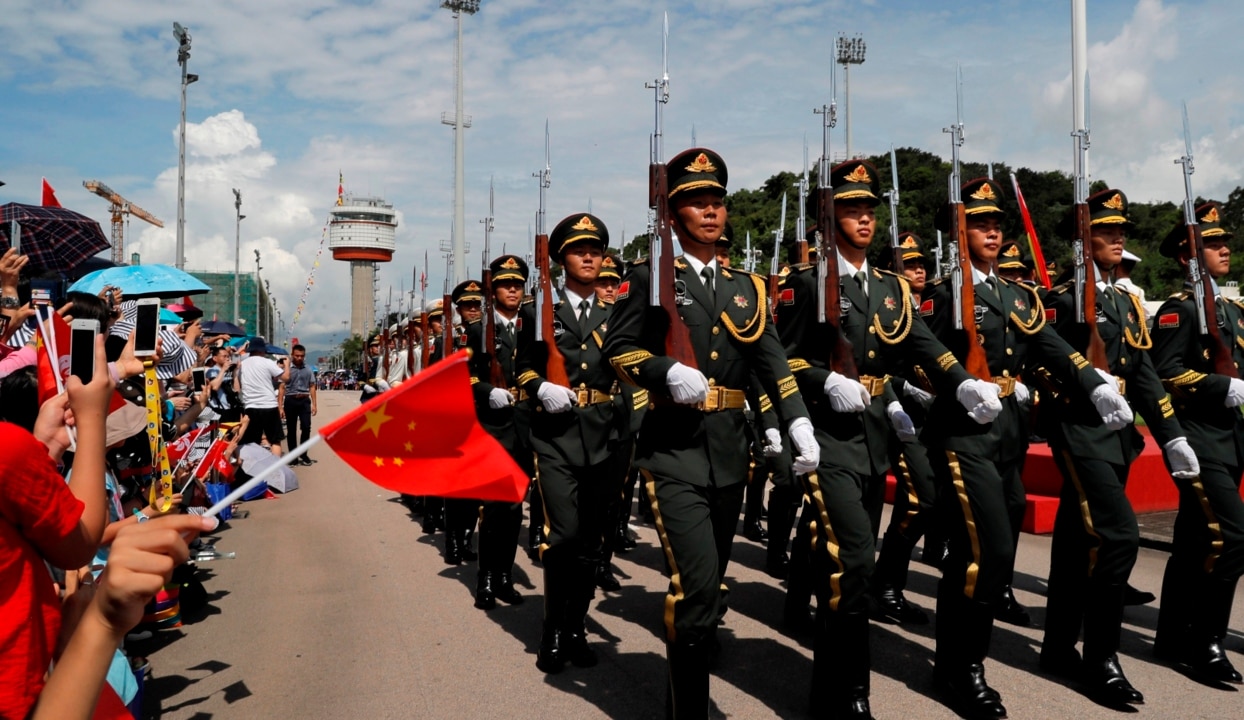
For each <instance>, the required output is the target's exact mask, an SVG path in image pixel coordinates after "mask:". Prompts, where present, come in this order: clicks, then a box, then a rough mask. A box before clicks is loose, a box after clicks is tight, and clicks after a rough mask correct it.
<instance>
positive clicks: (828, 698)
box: [808, 611, 872, 720]
mask: <svg viewBox="0 0 1244 720" xmlns="http://www.w3.org/2000/svg"><path fill="white" fill-rule="evenodd" d="M871 672H872V664H871V661H870V655H869V648H868V616H867V615H865V614H864V613H840V612H829V611H823V612H818V613H817V621H816V639H815V640H814V642H813V651H812V692H811V694H810V696H809V703H808V707H809V708H810V710H811V714H812V716H813V717H815V718H827V719H828V718H834V719H837V718H846V719H849V720H872V710H871V708H870V707H869V704H868V695H869V688H870V680H871V678H870V675H871Z"/></svg>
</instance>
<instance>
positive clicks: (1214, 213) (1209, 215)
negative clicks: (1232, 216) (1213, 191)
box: [1201, 207, 1218, 223]
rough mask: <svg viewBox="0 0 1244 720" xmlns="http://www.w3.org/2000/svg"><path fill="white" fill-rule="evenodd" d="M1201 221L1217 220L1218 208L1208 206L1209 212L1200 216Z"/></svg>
mask: <svg viewBox="0 0 1244 720" xmlns="http://www.w3.org/2000/svg"><path fill="white" fill-rule="evenodd" d="M1201 222H1203V223H1216V222H1218V208H1216V207H1212V208H1210V209H1209V212H1207V213H1205V215H1204V216H1203V217H1202V218H1201Z"/></svg>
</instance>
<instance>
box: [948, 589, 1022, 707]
mask: <svg viewBox="0 0 1244 720" xmlns="http://www.w3.org/2000/svg"><path fill="white" fill-rule="evenodd" d="M992 636H993V612H992V608H990V607H989V606H988V605H985V604H983V603H978V602H975V601H973V600H969V599H968V598H966V597H964V596H963V595H962V593H961V592H960V591H959V590H957V589H950V588H946V587H944V586H943V587H939V589H938V594H937V650H936V654H935V656H934V658H935V659H934V665H933V684H934V687H936V688H937V690H938V691H939V692H940V693H942V695H943V696H944V697H945V698H946V701H947V703H948V704H949V705H950V706H951V707H952V708H953V709H955V710H956V711H958V712H960V713H961V714H963V716H964V717H967V718H971V720H996V719H997V718H1004V717H1006V708H1005V707H1004V706H1003V705H1002V696H1001V695H999V694H998V692H997V691H996V690H994V689H993V688H991V687H989V683H987V682H986V681H985V664H984V663H985V658H986V657H987V656H988V654H989V643H990V640H991V639H992Z"/></svg>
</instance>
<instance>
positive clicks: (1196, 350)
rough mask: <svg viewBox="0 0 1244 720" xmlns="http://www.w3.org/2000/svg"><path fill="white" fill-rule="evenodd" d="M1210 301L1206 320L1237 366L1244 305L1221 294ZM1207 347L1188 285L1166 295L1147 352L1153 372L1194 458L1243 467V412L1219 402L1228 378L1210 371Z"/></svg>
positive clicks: (1242, 358)
mask: <svg viewBox="0 0 1244 720" xmlns="http://www.w3.org/2000/svg"><path fill="white" fill-rule="evenodd" d="M1214 304H1215V307H1216V310H1217V311H1216V313H1215V315H1216V317H1215V318H1213V319H1211V320H1210V322H1217V323H1218V330H1219V332H1220V334H1221V337H1222V340H1223V342H1224V343H1226V344H1227V346H1228V347H1229V348H1230V349H1231V356H1232V358H1231V359H1232V361H1233V362H1234V363H1235V366H1236V367H1237V368H1238V367H1239V366H1240V363H1241V362H1244V304H1241V303H1240V302H1239V301H1231V300H1225V299H1223V298H1221V297H1219V298H1218V299H1217V300H1215V302H1214ZM1209 348H1210V340H1209V337H1208V336H1207V335H1202V334H1201V330H1200V323H1199V321H1198V320H1197V309H1196V299H1195V296H1194V295H1193V294H1192V292H1191V291H1190V290H1185V291H1183V292H1179V293H1176V294H1174V295H1172V296H1170V298H1168V299H1167V301H1166V302H1164V303H1163V304H1162V307H1161V309H1159V310H1158V313H1157V316H1156V318H1155V319H1154V321H1153V349H1152V350H1150V355H1151V357H1152V358H1153V364H1154V367H1155V368H1156V369H1157V373H1158V377H1160V378H1162V383H1163V385H1164V386H1165V387H1166V389H1167V390H1168V391H1169V392H1170V394H1171V404H1172V405H1173V406H1174V408H1175V417H1177V418H1179V424H1180V425H1181V426H1182V427H1183V429H1184V431H1185V432H1186V433H1187V437H1188V444H1189V445H1190V446H1191V447H1192V450H1193V452H1195V453H1196V455H1197V457H1198V458H1200V459H1202V460H1214V461H1217V462H1220V463H1224V464H1226V465H1228V466H1232V467H1237V468H1238V467H1242V466H1244V416H1242V415H1241V414H1240V409H1239V408H1238V407H1236V408H1229V407H1226V406H1225V405H1224V404H1223V403H1224V401H1225V400H1226V398H1227V387H1228V385H1229V384H1230V378H1229V377H1228V376H1226V375H1219V374H1217V373H1215V372H1214V366H1213V363H1212V362H1210V354H1209Z"/></svg>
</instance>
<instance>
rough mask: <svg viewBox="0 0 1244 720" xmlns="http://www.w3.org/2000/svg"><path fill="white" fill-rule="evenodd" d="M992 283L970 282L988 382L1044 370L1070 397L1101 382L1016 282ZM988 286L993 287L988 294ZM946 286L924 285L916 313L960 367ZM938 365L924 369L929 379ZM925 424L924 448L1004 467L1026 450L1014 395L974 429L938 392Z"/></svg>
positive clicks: (963, 338)
mask: <svg viewBox="0 0 1244 720" xmlns="http://www.w3.org/2000/svg"><path fill="white" fill-rule="evenodd" d="M995 281H996V282H997V285H996V286H995V285H991V284H989V283H984V282H982V283H977V284H976V286H975V291H976V293H975V294H976V307H975V308H974V312H973V317H965V318H964V319H963V321H964V324H967V323H971V322H974V323H975V325H976V337H977V341H978V342H979V343H980V344H981V346H982V347H984V348H985V356H986V358H987V360H988V364H989V373H990V376H991V378H992V379H993V380H994V381H995V382H1000V383H1011V382H1013V381H1014V380H1015V379H1016V378H1018V377H1019V376H1020V375H1022V374H1023V373H1024V372H1025V371H1026V370H1029V369H1030V368H1036V367H1044V368H1045V369H1046V371H1048V372H1049V374H1050V376H1051V377H1052V378H1054V379H1055V380H1058V381H1061V382H1063V383H1064V385H1065V387H1067V391H1068V392H1069V393H1072V392H1083V393H1088V392H1091V391H1092V389H1093V388H1095V387H1097V386H1098V385H1102V384H1104V383H1105V381H1104V380H1102V378H1101V376H1100V375H1098V374H1097V372H1096V371H1094V370H1093V368H1092V366H1091V365H1089V362H1088V360H1086V359H1084V356H1083V355H1081V354H1080V353H1079V352H1077V351H1076V350H1075V349H1074V348H1072V347H1071V346H1070V345H1068V344H1067V341H1066V340H1064V339H1063V338H1062V337H1061V336H1060V335H1059V334H1058V333H1057V332H1056V331H1055V330H1054V328H1052V327H1049V326H1048V325H1046V322H1045V307H1044V306H1043V305H1042V303H1041V298H1040V297H1039V296H1038V295H1037V292H1036V290H1034V289H1032V288H1030V287H1028V286H1027V285H1024V284H1022V283H1012V282H1008V281H1006V280H1003V279H1002V278H995ZM995 287H996V288H997V289H996V290H995ZM953 312H954V307H953V293H952V292H951V284H950V282H949V280H948V279H947V278H939V279H937V280H934V281H933V282H931V283H929V284H928V286H926V287H925V291H924V299H923V300H922V302H921V303H920V310H919V314H920V315H921V316H922V317H924V318H925V320H926V321H927V322H928V324H929V329H930V330H932V331H933V333H934V334H935V335H936V336H937V337H938V338H939V339H940V340H941V341H942V342H943V343H945V345H946V347H948V348H949V349H950V352H951V353H953V354H954V357H955V358H958V359H959V361H960V362H962V361H964V360H966V359H967V337H968V336H967V333H966V332H964V331H963V330H957V329H955V327H954V314H953ZM944 365H945V362H944V361H942V362H938V363H935V364H932V365H930V366H927V367H925V372H926V373H927V374H928V375H929V376H930V378H934V383H935V384H937V381H936V379H935V376H936V375H938V374H941V373H942V372H944V371H943V369H942V368H943V366H944ZM929 416H930V418H929V423H928V424H927V425H925V427H924V431H923V432H922V433H921V436H920V439H921V441H923V442H924V443H925V444H926V445H929V446H936V447H939V448H943V449H946V450H953V451H955V452H966V453H971V454H974V455H981V456H985V457H991V458H994V459H995V460H998V461H1001V462H1006V461H1010V460H1014V459H1016V458H1018V457H1020V456H1022V455H1024V454H1025V453H1027V452H1028V436H1029V427H1028V414H1027V412H1025V411H1024V410H1023V409H1022V408H1021V407H1020V404H1019V401H1018V400H1017V399H1016V397H1015V395H1014V394H1008V395H1007V396H1006V397H1004V398H1002V414H1000V415H999V416H998V417H997V418H996V419H995V420H994V421H993V422H991V423H987V424H984V425H981V424H979V423H977V422H976V421H975V420H973V419H972V418H970V417H968V414H967V410H966V409H964V407H963V406H962V405H960V404H959V402H958V400H957V399H956V398H955V393H954V392H949V393H947V392H940V393H939V394H938V396H937V399H936V400H934V402H933V407H932V408H931V409H930V411H929Z"/></svg>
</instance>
